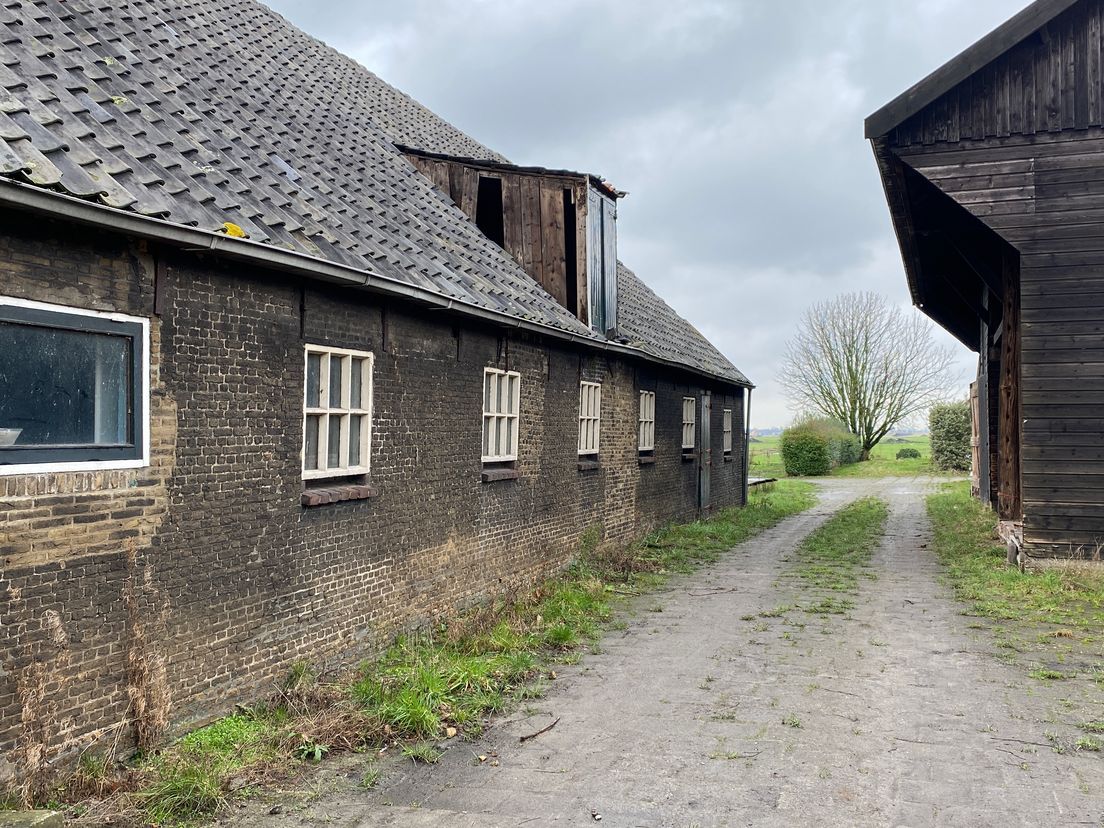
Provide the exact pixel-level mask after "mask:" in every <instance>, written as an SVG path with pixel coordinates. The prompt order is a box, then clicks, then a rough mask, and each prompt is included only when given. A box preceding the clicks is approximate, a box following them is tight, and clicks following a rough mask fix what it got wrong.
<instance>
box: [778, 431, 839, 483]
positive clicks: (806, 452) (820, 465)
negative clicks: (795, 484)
mask: <svg viewBox="0 0 1104 828" xmlns="http://www.w3.org/2000/svg"><path fill="white" fill-rule="evenodd" d="M782 463H783V465H784V466H785V467H786V474H788V475H790V477H811V476H816V475H821V474H828V472H829V471H831V470H832V454H831V451H830V449H829V446H828V440H826V439H825V438H824V437H823V435H821V434H818V433H817V432H816V431H813V430H812V429H809V428H806V427H804V426H795V427H794V428H788V429H786V430H785V431H783V432H782Z"/></svg>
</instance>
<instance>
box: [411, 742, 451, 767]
mask: <svg viewBox="0 0 1104 828" xmlns="http://www.w3.org/2000/svg"><path fill="white" fill-rule="evenodd" d="M402 755H403V756H405V757H407V758H408V759H409V760H410V761H412V762H413V763H414V764H418V763H419V762H421V763H422V764H424V765H436V764H437V763H438V762H439V761H440V760H441V757H442V756H443V755H444V754H443V753H442V752H441V751H439V750H438V749H437V748H435V747H434V746H433V745H432V744H431V743H430V742H418V743H416V744H413V745H405V746H404V747H403V749H402Z"/></svg>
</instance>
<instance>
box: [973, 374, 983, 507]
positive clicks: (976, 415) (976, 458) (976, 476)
mask: <svg viewBox="0 0 1104 828" xmlns="http://www.w3.org/2000/svg"><path fill="white" fill-rule="evenodd" d="M970 494H972V495H973V496H974V497H980V496H981V411H980V408H979V406H978V384H977V380H975V381H974V382H971V383H970Z"/></svg>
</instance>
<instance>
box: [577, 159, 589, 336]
mask: <svg viewBox="0 0 1104 828" xmlns="http://www.w3.org/2000/svg"><path fill="white" fill-rule="evenodd" d="M587 186H588V182H587V180H586V179H583V181H582V182H581V183H579V182H577V183H576V184H575V276H576V279H577V284H578V287H577V288H576V293H575V295H576V296H577V297H578V307H577V308H576V309H575V315H576V316H577V317H579V321H580V322H582V323H583V324H584V325H588V324H590V322H589V317H590V314H589V305H588V303H587V232H586V228H587Z"/></svg>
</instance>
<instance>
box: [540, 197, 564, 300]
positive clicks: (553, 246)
mask: <svg viewBox="0 0 1104 828" xmlns="http://www.w3.org/2000/svg"><path fill="white" fill-rule="evenodd" d="M563 189H564V188H563V181H561V180H558V179H551V180H549V179H545V180H542V181H541V183H540V210H541V252H542V257H543V259H544V279H543V280H542V282H541V284H543V285H544V289H545V290H547V291H548V292H549V293H550V294H551V295H552V298H553V299H555V300H556V301H557V302H559V303H560V304H561V305H563V306H564V307H567V263H566V260H565V258H564V257H565V255H566V246H565V244H564V213H563Z"/></svg>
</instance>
